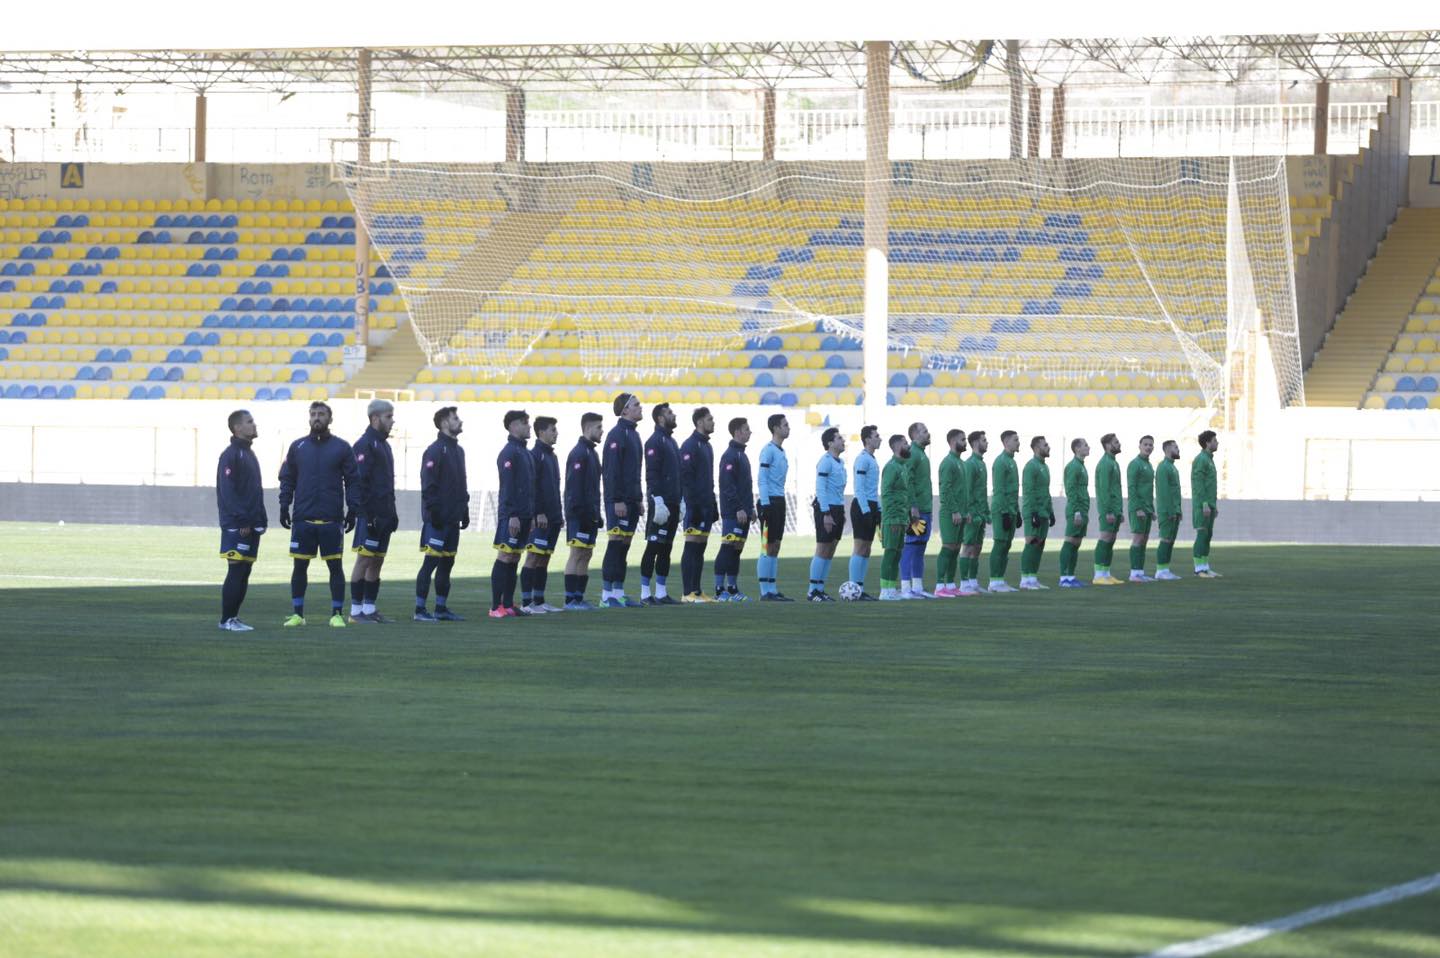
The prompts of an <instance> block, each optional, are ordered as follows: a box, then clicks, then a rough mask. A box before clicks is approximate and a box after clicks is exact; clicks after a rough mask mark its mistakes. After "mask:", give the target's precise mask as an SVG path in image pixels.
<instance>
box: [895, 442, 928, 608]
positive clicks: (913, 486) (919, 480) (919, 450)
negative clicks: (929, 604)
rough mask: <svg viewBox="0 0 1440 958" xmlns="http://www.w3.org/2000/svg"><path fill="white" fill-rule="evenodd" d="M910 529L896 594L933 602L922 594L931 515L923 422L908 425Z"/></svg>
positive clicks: (902, 552) (901, 560) (903, 551)
mask: <svg viewBox="0 0 1440 958" xmlns="http://www.w3.org/2000/svg"><path fill="white" fill-rule="evenodd" d="M906 432H907V433H908V435H909V437H910V525H911V528H910V530H909V532H907V533H906V535H905V548H904V549H903V550H902V551H901V553H900V594H901V595H911V596H914V597H915V598H917V599H933V598H935V596H934V595H932V594H931V593H929V592H926V591H925V549H926V548H927V547H928V546H929V545H930V532H931V526H932V524H933V519H934V516H932V515H931V513H933V512H934V511H935V486H934V483H933V481H932V480H931V473H930V457H929V456H927V455H926V454H925V450H926V449H928V448H929V447H930V430H929V428H927V427H926V425H925V424H924V423H923V422H915V423H911V424H910V428H909V429H908V430H906Z"/></svg>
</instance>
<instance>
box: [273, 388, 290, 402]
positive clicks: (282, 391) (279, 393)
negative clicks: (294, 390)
mask: <svg viewBox="0 0 1440 958" xmlns="http://www.w3.org/2000/svg"><path fill="white" fill-rule="evenodd" d="M275 398H276V399H279V400H282V401H283V400H287V399H289V398H290V387H289V386H276V387H275Z"/></svg>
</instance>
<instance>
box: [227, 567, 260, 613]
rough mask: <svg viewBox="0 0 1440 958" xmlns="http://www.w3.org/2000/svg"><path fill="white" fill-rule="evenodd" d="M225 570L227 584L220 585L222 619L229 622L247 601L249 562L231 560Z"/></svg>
mask: <svg viewBox="0 0 1440 958" xmlns="http://www.w3.org/2000/svg"><path fill="white" fill-rule="evenodd" d="M227 565H228V566H229V568H227V569H226V570H225V584H224V585H222V586H221V587H220V621H221V622H229V621H230V620H231V619H234V618H236V617H238V616H239V615H240V603H241V602H243V601H245V588H246V586H247V585H248V584H249V581H250V568H251V565H252V564H251V563H249V562H230V563H227Z"/></svg>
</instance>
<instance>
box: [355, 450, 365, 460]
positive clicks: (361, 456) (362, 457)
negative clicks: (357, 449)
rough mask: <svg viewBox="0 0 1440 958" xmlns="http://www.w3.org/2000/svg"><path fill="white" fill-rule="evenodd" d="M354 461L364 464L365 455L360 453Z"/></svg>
mask: <svg viewBox="0 0 1440 958" xmlns="http://www.w3.org/2000/svg"><path fill="white" fill-rule="evenodd" d="M355 461H356V462H364V461H365V453H363V452H362V453H360V455H358V456H356V457H355Z"/></svg>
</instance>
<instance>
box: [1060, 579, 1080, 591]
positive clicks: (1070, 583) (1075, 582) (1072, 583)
mask: <svg viewBox="0 0 1440 958" xmlns="http://www.w3.org/2000/svg"><path fill="white" fill-rule="evenodd" d="M1060 588H1062V589H1083V588H1085V583H1083V582H1081V581H1080V580H1079V579H1066V580H1065V581H1064V582H1062V583H1060Z"/></svg>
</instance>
